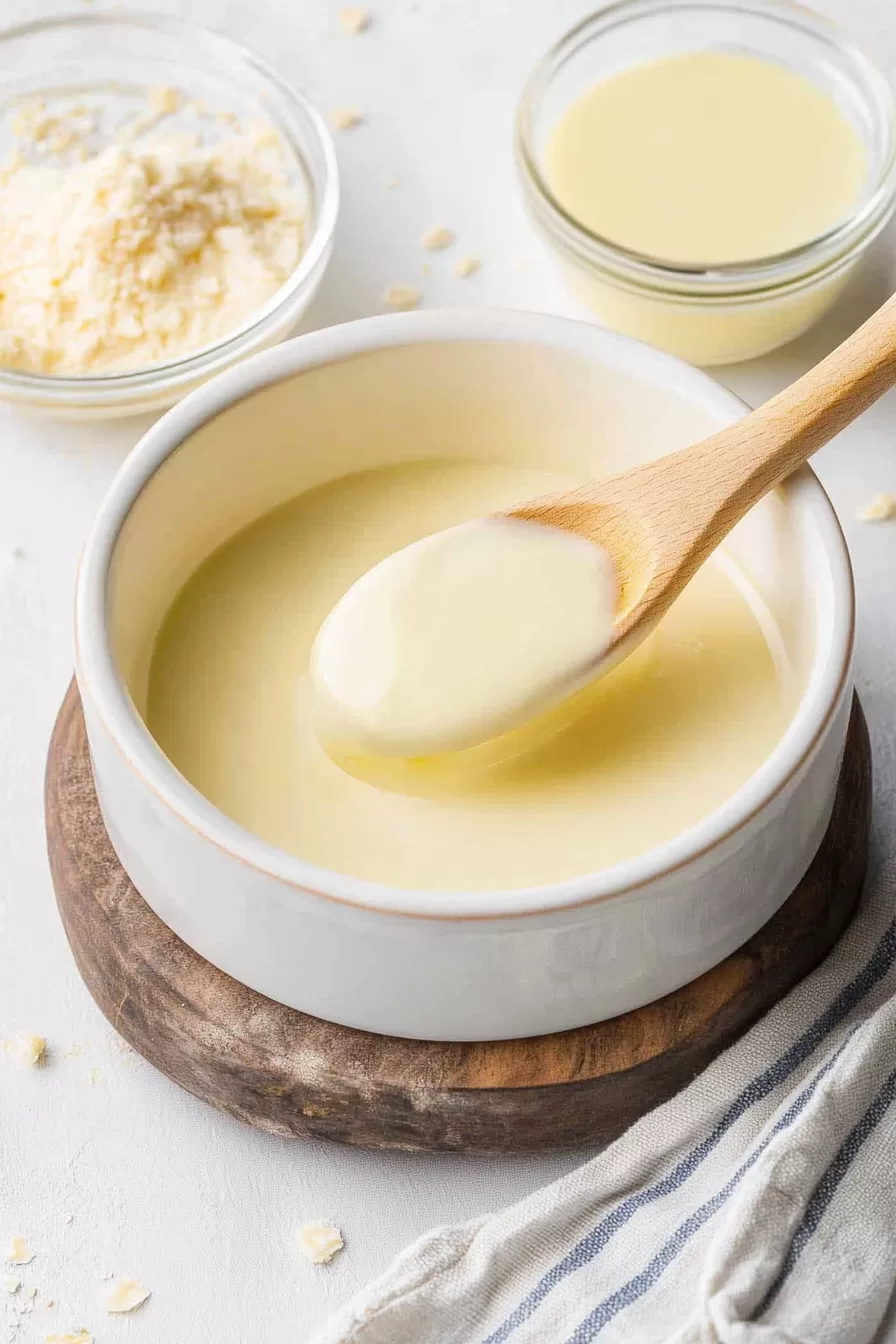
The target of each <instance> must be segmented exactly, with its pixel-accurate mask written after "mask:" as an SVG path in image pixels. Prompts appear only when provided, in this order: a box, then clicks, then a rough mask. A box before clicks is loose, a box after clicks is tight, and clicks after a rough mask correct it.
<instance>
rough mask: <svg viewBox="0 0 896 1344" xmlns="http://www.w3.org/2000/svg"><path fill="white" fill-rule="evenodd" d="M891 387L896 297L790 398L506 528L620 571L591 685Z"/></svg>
mask: <svg viewBox="0 0 896 1344" xmlns="http://www.w3.org/2000/svg"><path fill="white" fill-rule="evenodd" d="M894 383H896V296H894V297H893V298H891V299H889V300H888V301H887V302H886V303H885V304H884V306H883V307H882V308H880V309H879V310H878V311H877V312H876V313H875V314H874V315H873V316H872V317H870V318H869V319H868V321H867V322H865V323H864V324H863V325H862V326H861V327H859V329H858V330H857V331H856V332H854V333H853V335H852V336H850V337H849V339H848V340H846V341H844V342H843V344H842V345H839V346H838V347H837V349H836V350H834V351H832V353H831V354H829V355H828V356H827V358H826V359H823V360H822V361H821V363H820V364H817V365H816V366H815V368H813V369H810V371H809V372H808V373H806V374H805V375H804V376H803V377H802V378H800V379H798V381H797V382H795V383H793V384H792V386H790V387H788V388H786V389H785V390H784V391H783V392H780V393H779V394H778V395H777V396H776V397H773V398H772V399H771V401H767V402H765V404H764V405H762V406H760V407H759V408H758V409H757V410H755V411H752V412H751V413H750V414H749V415H747V416H746V417H745V418H744V419H743V420H738V421H737V422H736V423H735V424H733V425H729V426H728V427H727V428H726V429H722V430H720V431H719V432H718V433H717V434H713V435H711V436H710V438H708V439H703V440H702V441H701V442H700V443H697V444H694V445H693V446H692V447H690V448H685V449H682V450H681V451H680V452H677V453H671V454H669V455H668V456H667V457H662V458H659V459H658V460H657V461H655V462H647V463H645V464H644V465H643V466H640V467H635V468H634V469H633V470H631V471H626V472H624V473H623V474H622V475H620V476H611V477H609V478H608V479H607V480H601V481H595V482H594V483H593V484H589V485H584V486H581V487H579V488H578V489H576V490H564V491H562V492H560V493H558V494H554V495H544V496H541V497H540V498H538V499H533V500H529V501H528V502H527V503H525V504H521V505H519V506H518V507H517V508H514V509H512V510H509V513H508V516H510V517H514V518H525V519H529V520H531V521H534V522H538V523H548V524H550V525H551V526H552V527H558V528H562V529H563V530H565V531H567V532H574V533H577V534H579V535H581V536H584V537H587V538H588V539H589V540H590V541H594V542H596V543H597V544H598V545H600V546H602V547H603V548H604V550H605V551H606V552H607V553H608V554H609V556H610V558H611V560H612V561H613V564H614V566H615V569H616V575H617V580H618V584H619V603H618V607H617V616H616V622H615V626H614V630H613V637H612V641H611V643H610V645H609V647H608V648H607V649H606V650H605V652H604V654H603V655H602V656H601V658H600V660H599V662H598V663H597V665H596V666H595V669H594V674H595V675H601V674H603V673H604V672H606V671H609V670H610V668H611V667H612V666H615V665H616V664H617V663H618V662H619V661H620V660H621V659H622V658H624V657H625V656H626V654H628V653H629V652H630V651H631V650H632V649H633V648H634V647H635V645H636V644H638V643H639V642H640V641H641V640H642V639H644V638H645V637H646V636H647V635H649V634H650V632H651V631H652V630H653V629H654V627H655V626H656V624H657V622H658V621H659V620H660V619H661V617H662V616H663V615H664V614H665V612H666V611H667V610H668V609H669V607H670V606H671V604H672V602H673V601H674V600H675V598H676V597H678V595H679V593H680V592H681V591H682V589H683V588H684V586H685V585H686V584H687V582H688V580H689V579H691V578H692V577H693V575H694V573H695V572H696V571H697V569H699V567H700V566H701V565H702V564H703V563H704V561H705V560H706V559H707V558H708V557H709V556H710V554H711V553H712V552H713V551H714V550H715V549H716V547H717V546H718V545H719V543H720V542H721V541H722V540H723V539H724V538H725V536H727V534H728V533H729V532H730V531H731V529H732V528H733V527H734V525H735V524H736V523H738V522H739V521H740V519H741V518H743V516H744V514H745V513H747V512H748V511H749V510H750V509H751V508H752V507H753V505H754V504H755V503H756V502H757V501H758V500H760V499H761V498H762V496H763V495H765V494H767V493H768V491H769V490H771V489H772V488H773V487H774V486H775V485H777V484H778V482H779V481H781V480H782V479H783V477H785V476H786V475H788V473H789V472H791V471H793V470H794V469H795V468H796V467H798V466H801V465H802V463H803V462H805V461H806V459H807V458H808V457H810V456H811V455H812V453H814V452H815V450H816V449H817V448H820V447H821V446H822V445H823V444H825V443H827V442H828V441H829V440H830V439H832V438H833V437H834V435H835V434H838V433H839V432H840V430H841V429H843V428H844V427H845V426H846V425H848V424H850V422H851V421H853V420H855V418H856V417H857V416H859V415H861V413H862V411H864V410H865V409H866V408H867V407H868V406H870V405H871V404H872V403H873V402H875V401H877V399H878V398H879V397H880V396H882V395H883V393H884V392H886V391H887V390H888V388H890V387H892V386H893V385H894Z"/></svg>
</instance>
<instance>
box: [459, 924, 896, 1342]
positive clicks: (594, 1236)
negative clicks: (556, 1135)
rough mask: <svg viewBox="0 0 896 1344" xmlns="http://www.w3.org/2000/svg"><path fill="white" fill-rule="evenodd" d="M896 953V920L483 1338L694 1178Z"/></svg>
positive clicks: (505, 1326) (531, 1308)
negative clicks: (800, 1028) (791, 1036)
mask: <svg viewBox="0 0 896 1344" xmlns="http://www.w3.org/2000/svg"><path fill="white" fill-rule="evenodd" d="M894 959H896V922H894V923H893V924H891V925H890V926H889V928H888V929H887V930H886V932H885V933H884V934H883V936H882V937H881V939H880V942H879V943H878V945H877V947H876V948H875V949H874V952H873V953H872V954H871V956H870V957H869V959H868V961H867V962H866V963H865V965H864V966H863V968H862V970H861V971H859V973H858V975H856V977H855V978H854V979H853V980H851V981H850V983H849V984H848V985H846V986H845V987H844V988H843V989H842V990H841V991H840V993H839V994H838V995H837V997H836V999H835V1000H834V1001H833V1003H832V1004H831V1005H830V1007H829V1008H827V1009H826V1010H825V1012H823V1013H821V1014H820V1016H819V1017H817V1018H816V1019H815V1021H814V1022H813V1023H812V1025H811V1026H810V1027H809V1028H808V1029H807V1030H806V1031H805V1032H804V1033H803V1035H802V1036H801V1037H799V1039H798V1040H797V1041H795V1042H794V1044H793V1045H792V1046H791V1047H790V1048H789V1049H788V1050H786V1051H785V1052H784V1054H783V1055H782V1056H781V1057H780V1058H779V1059H777V1060H775V1062H774V1063H773V1064H771V1065H770V1066H769V1067H768V1068H767V1069H765V1070H764V1071H763V1072H762V1073H761V1074H759V1075H758V1076H757V1077H756V1078H753V1079H752V1080H751V1081H750V1082H749V1083H748V1084H747V1086H746V1087H745V1088H744V1090H743V1091H742V1092H741V1093H740V1095H739V1096H738V1097H737V1098H736V1099H735V1100H734V1101H733V1102H732V1104H731V1105H730V1106H729V1107H728V1110H727V1111H726V1112H725V1114H724V1115H723V1116H722V1118H721V1120H720V1121H719V1122H718V1124H717V1125H716V1126H715V1128H714V1129H713V1130H712V1131H711V1132H710V1133H709V1134H708V1135H707V1136H706V1138H705V1139H702V1140H701V1142H700V1143H699V1144H697V1146H696V1147H695V1148H693V1149H692V1150H691V1152H690V1153H688V1154H687V1156H686V1157H684V1158H682V1159H681V1161H680V1162H678V1163H677V1165H676V1166H675V1167H673V1169H672V1171H670V1172H669V1173H668V1174H667V1175H665V1176H662V1177H661V1178H660V1179H659V1180H658V1181H656V1182H655V1184H653V1185H651V1186H647V1187H645V1188H644V1189H643V1190H639V1191H638V1192H637V1193H636V1194H634V1195H630V1196H629V1197H628V1198H627V1199H625V1200H623V1201H622V1203H621V1204H618V1205H617V1206H616V1207H615V1208H614V1209H612V1210H611V1211H610V1212H609V1213H608V1214H607V1215H606V1216H605V1217H604V1218H602V1219H601V1221H600V1222H599V1223H598V1224H597V1226H596V1227H594V1228H592V1230H591V1231H590V1232H589V1233H587V1235H586V1236H584V1237H583V1238H582V1240H581V1241H579V1242H578V1243H577V1245H575V1246H574V1247H573V1248H572V1250H571V1251H569V1252H568V1253H567V1254H566V1255H565V1256H564V1257H563V1259H562V1260H559V1261H558V1262H557V1264H555V1265H553V1266H552V1267H551V1269H549V1270H548V1272H547V1273H546V1274H545V1275H544V1276H543V1277H542V1279H541V1280H540V1281H539V1283H537V1284H536V1286H535V1287H534V1288H533V1289H532V1290H531V1292H529V1293H528V1294H527V1295H526V1297H524V1298H523V1300H522V1302H520V1304H519V1305H518V1306H517V1307H516V1308H515V1309H514V1310H513V1311H512V1312H511V1314H510V1315H509V1316H508V1317H507V1318H506V1319H505V1320H504V1321H503V1322H502V1324H501V1325H500V1326H498V1328H497V1330H495V1331H493V1333H492V1334H490V1335H489V1336H488V1338H487V1339H486V1340H485V1341H484V1342H483V1344H503V1341H504V1340H506V1339H508V1338H509V1337H510V1336H511V1335H512V1334H513V1332H514V1331H515V1330H516V1329H518V1327H519V1326H521V1325H522V1324H523V1323H524V1322H525V1321H527V1320H528V1319H529V1317H530V1316H532V1314H533V1313H534V1312H535V1311H536V1310H537V1309H538V1307H539V1306H540V1305H541V1303H542V1302H543V1301H544V1300H545V1298H546V1297H547V1296H548V1295H549V1294H550V1293H551V1291H552V1290H553V1289H554V1288H555V1287H556V1286H557V1284H558V1283H561V1282H562V1281H563V1279H565V1278H566V1276H567V1275H568V1274H571V1273H573V1272H574V1271H575V1270H577V1269H581V1268H582V1267H583V1266H584V1265H586V1264H588V1263H589V1262H590V1261H591V1260H593V1259H594V1257H595V1256H597V1255H598V1254H599V1253H600V1252H601V1250H602V1249H603V1248H604V1246H606V1245H607V1243H608V1242H609V1241H611V1240H612V1238H613V1237H614V1236H615V1235H616V1233H617V1232H618V1231H619V1230H620V1229H621V1228H622V1227H624V1226H625V1224H626V1223H627V1222H628V1221H629V1220H630V1219H631V1218H632V1217H633V1216H634V1215H635V1214H636V1213H637V1212H638V1210H639V1209H641V1208H643V1207H644V1206H645V1205H647V1204H652V1203H655V1202H656V1201H657V1200H659V1199H662V1198H664V1197H665V1196H666V1195H668V1194H671V1193H672V1192H673V1191H674V1190H677V1189H678V1188H679V1187H680V1186H681V1185H682V1184H683V1183H684V1182H685V1181H686V1180H688V1178H689V1177H690V1176H692V1175H693V1174H694V1172H695V1171H696V1170H697V1169H698V1167H699V1166H700V1165H701V1163H702V1162H703V1161H704V1160H705V1159H706V1158H707V1157H708V1156H709V1154H710V1153H711V1152H712V1151H713V1149H714V1148H715V1147H717V1145H718V1144H719V1143H720V1142H721V1140H722V1139H723V1138H724V1136H725V1134H726V1133H727V1132H728V1130H729V1129H730V1128H731V1126H732V1125H733V1124H735V1122H736V1121H737V1120H739V1119H740V1118H741V1116H742V1115H744V1114H745V1113H746V1112H747V1111H748V1110H749V1109H750V1107H751V1106H754V1105H755V1104H756V1103H757V1102H759V1101H762V1100H763V1099H764V1098H765V1097H767V1096H768V1095H769V1093H771V1092H773V1091H774V1089H775V1088H776V1087H779V1086H780V1084H781V1083H783V1082H785V1081H786V1080H787V1078H789V1077H790V1075H791V1074H792V1073H793V1072H794V1070H796V1069H797V1068H799V1066H800V1065H801V1064H802V1063H804V1062H805V1060H806V1059H808V1058H809V1056H810V1055H811V1054H813V1053H814V1051H815V1050H817V1048H818V1047H819V1046H820V1045H821V1044H822V1043H823V1042H824V1040H825V1039H826V1038H827V1037H828V1036H829V1035H830V1033H831V1032H832V1031H834V1030H835V1029H836V1028H837V1027H838V1026H840V1025H841V1023H842V1022H843V1021H844V1020H845V1018H847V1017H848V1016H849V1014H850V1013H851V1012H852V1010H853V1009H854V1008H855V1007H856V1005H857V1004H858V1003H860V1002H861V1000H862V999H863V998H864V997H865V996H866V994H868V993H869V992H870V991H871V990H872V989H873V988H874V986H875V985H876V984H877V983H878V982H879V981H880V980H882V979H883V977H884V976H885V975H886V974H887V972H888V971H889V970H890V968H891V966H892V965H893V961H894Z"/></svg>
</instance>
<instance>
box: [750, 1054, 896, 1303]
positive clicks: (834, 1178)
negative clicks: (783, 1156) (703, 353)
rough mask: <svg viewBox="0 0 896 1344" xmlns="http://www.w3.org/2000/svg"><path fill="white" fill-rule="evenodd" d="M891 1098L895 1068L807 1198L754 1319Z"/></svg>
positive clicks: (813, 1228) (810, 1233)
mask: <svg viewBox="0 0 896 1344" xmlns="http://www.w3.org/2000/svg"><path fill="white" fill-rule="evenodd" d="M894 1098H896V1070H894V1071H893V1072H892V1073H891V1074H890V1076H889V1078H888V1079H887V1081H886V1082H885V1083H884V1085H883V1087H882V1088H881V1090H880V1091H879V1092H878V1094H877V1096H876V1097H875V1099H874V1101H873V1102H872V1103H871V1105H870V1106H869V1107H868V1110H867V1111H866V1112H865V1114H864V1115H863V1116H862V1118H861V1120H860V1121H859V1123H858V1124H857V1125H856V1126H855V1127H854V1128H853V1129H852V1130H851V1131H850V1133H849V1135H848V1136H847V1138H846V1139H844V1141H843V1145H842V1147H841V1148H840V1151H839V1152H838V1153H837V1156H836V1157H835V1158H834V1160H833V1162H832V1163H831V1165H830V1166H829V1167H828V1169H827V1171H826V1172H825V1174H824V1175H823V1176H822V1178H821V1180H820V1181H819V1182H818V1185H817V1186H816V1187H815V1192H814V1194H813V1195H812V1198H811V1199H810V1200H809V1203H808V1204H807V1205H806V1211H805V1213H804V1214H803V1221H802V1222H801V1223H800V1225H799V1227H798V1228H797V1230H796V1232H795V1233H794V1235H793V1240H792V1241H791V1243H790V1246H789V1247H788V1250H787V1254H786V1256H785V1257H784V1260H783V1262H782V1265H781V1269H780V1272H779V1274H778V1277H777V1279H776V1280H775V1282H774V1283H773V1284H772V1286H771V1288H770V1289H769V1290H768V1292H767V1293H766V1295H765V1298H764V1300H763V1301H762V1303H761V1304H760V1306H758V1307H757V1308H756V1311H755V1313H754V1315H753V1320H757V1319H758V1318H759V1317H760V1316H761V1315H762V1314H763V1312H765V1311H768V1309H769V1307H770V1306H771V1305H772V1303H773V1302H774V1300H775V1298H776V1297H777V1296H778V1294H779V1293H780V1291H781V1289H782V1288H783V1287H784V1284H785V1283H786V1282H787V1279H788V1278H789V1277H790V1274H791V1272H792V1270H793V1267H794V1265H795V1264H796V1262H797V1261H798V1260H799V1258H800V1256H801V1255H802V1253H803V1251H804V1250H805V1249H806V1247H807V1245H808V1244H809V1242H810V1241H811V1240H812V1237H813V1236H814V1235H815V1232H816V1231H817V1229H818V1225H819V1223H820V1222H821V1220H822V1218H823V1217H824V1215H825V1212H826V1211H827V1208H828V1205H829V1204H830V1202H831V1200H832V1199H833V1198H834V1195H835V1194H836V1193H837V1187H838V1186H839V1184H840V1182H841V1181H842V1180H843V1178H844V1176H845V1175H846V1173H847V1172H848V1171H849V1169H850V1167H851V1166H852V1164H853V1162H854V1161H855V1159H856V1157H857V1156H858V1153H859V1149H860V1148H861V1147H862V1144H863V1143H864V1142H865V1140H866V1139H867V1138H868V1137H869V1136H870V1135H871V1134H873V1133H874V1131H875V1129H876V1128H877V1126H878V1125H879V1124H880V1122H881V1120H882V1119H883V1118H884V1116H885V1115H886V1113H887V1111H888V1110H889V1108H890V1106H891V1104H892V1102H893V1100H894Z"/></svg>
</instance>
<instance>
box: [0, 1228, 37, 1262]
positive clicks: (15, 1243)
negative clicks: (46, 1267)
mask: <svg viewBox="0 0 896 1344" xmlns="http://www.w3.org/2000/svg"><path fill="white" fill-rule="evenodd" d="M3 1259H4V1260H6V1261H7V1262H8V1263H9V1264H11V1265H30V1264H31V1261H32V1260H33V1259H34V1252H33V1251H32V1250H31V1248H30V1247H29V1245H28V1242H27V1241H26V1239H25V1238H24V1237H23V1236H20V1235H16V1236H14V1237H10V1239H9V1245H8V1246H7V1248H6V1250H5V1251H4V1252H3Z"/></svg>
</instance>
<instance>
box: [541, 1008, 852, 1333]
mask: <svg viewBox="0 0 896 1344" xmlns="http://www.w3.org/2000/svg"><path fill="white" fill-rule="evenodd" d="M856 1030H857V1027H853V1028H852V1029H851V1030H850V1032H849V1034H848V1035H847V1037H846V1039H845V1040H843V1041H841V1043H840V1045H839V1046H838V1048H837V1049H836V1050H835V1051H834V1053H833V1054H832V1055H830V1056H829V1057H828V1058H827V1059H826V1060H825V1062H824V1064H823V1065H822V1066H821V1068H820V1069H819V1070H818V1072H817V1073H816V1074H815V1075H814V1076H813V1078H812V1079H811V1081H810V1082H809V1083H808V1084H807V1086H806V1087H804V1088H803V1090H802V1092H800V1093H799V1094H798V1096H797V1097H796V1099H795V1101H793V1102H791V1104H790V1106H788V1108H787V1110H786V1111H785V1112H784V1114H783V1115H782V1116H781V1118H780V1120H778V1121H777V1123H776V1124H775V1125H774V1127H773V1128H772V1129H771V1131H770V1132H769V1133H768V1134H767V1135H766V1136H765V1138H764V1139H763V1140H762V1142H761V1143H760V1144H757V1146H756V1147H755V1148H754V1149H753V1151H752V1153H751V1154H750V1156H749V1157H748V1158H747V1160H746V1161H745V1162H744V1163H743V1164H742V1165H741V1166H740V1167H738V1169H737V1171H736V1172H735V1173H734V1175H733V1176H732V1177H731V1179H730V1180H729V1181H728V1182H727V1183H726V1184H725V1185H723V1186H722V1188H721V1190H719V1192H718V1193H717V1194H715V1195H713V1197H712V1199H708V1200H707V1201H706V1202H705V1203H704V1204H701V1205H700V1207H699V1208H697V1209H695V1210H694V1212H693V1213H692V1214H691V1215H690V1216H689V1217H688V1218H686V1219H685V1220H684V1222H683V1223H681V1225H680V1226H679V1227H677V1228H676V1229H675V1231H674V1232H673V1233H672V1236H671V1237H670V1238H669V1240H668V1241H667V1242H666V1244H665V1245H664V1246H662V1247H661V1248H660V1250H659V1251H657V1253H656V1255H655V1256H654V1257H653V1259H652V1260H651V1261H650V1263H649V1264H648V1265H647V1266H646V1268H644V1269H642V1271H641V1273H640V1274H636V1275H635V1277H634V1278H633V1279H629V1281H628V1283H624V1284H623V1285H622V1287H621V1288H618V1289H617V1290H616V1292H615V1293H612V1294H611V1295H610V1296H609V1297H607V1298H605V1299H604V1300H603V1302H601V1303H600V1305H599V1306H597V1307H595V1308H594V1310H593V1311H591V1312H589V1314H588V1315H587V1316H586V1317H585V1319H584V1321H582V1323H581V1324H580V1325H579V1326H578V1327H577V1329H576V1330H574V1331H573V1333H572V1334H571V1335H570V1337H569V1339H568V1340H567V1341H566V1344H590V1341H591V1340H593V1339H594V1338H595V1337H596V1336H597V1335H599V1334H600V1332H601V1330H603V1328H604V1326H605V1325H608V1324H609V1322H610V1321H611V1320H612V1319H613V1317H614V1316H617V1315H618V1314H619V1312H620V1311H624V1310H625V1308H626V1307H631V1306H633V1305H634V1303H635V1302H637V1301H638V1299H639V1298H641V1297H643V1296H644V1294H645V1293H646V1292H648V1291H649V1290H650V1289H651V1288H652V1287H653V1286H654V1284H655V1283H656V1282H657V1280H658V1279H659V1278H660V1277H661V1276H662V1275H663V1274H664V1273H665V1271H666V1270H667V1269H668V1268H669V1266H670V1265H671V1264H672V1262H673V1260H675V1259H677V1257H678V1256H679V1255H680V1254H681V1252H682V1251H683V1250H684V1248H685V1247H686V1246H687V1244H688V1242H689V1241H690V1240H691V1237H693V1235H694V1233H695V1232H699V1230H700V1228H701V1227H702V1226H703V1224H704V1223H706V1222H708V1220H709V1219H710V1218H711V1217H712V1216H713V1214H714V1213H717V1212H718V1210H719V1209H720V1208H721V1207H722V1205H723V1204H725V1203H726V1201H727V1200H728V1199H729V1198H730V1197H731V1195H732V1194H733V1192H734V1191H735V1189H736V1188H737V1186H738V1185H739V1184H740V1182H741V1180H742V1179H743V1177H744V1176H745V1175H746V1174H747V1172H748V1171H749V1170H750V1168H751V1167H752V1166H754V1165H755V1163H756V1162H757V1161H758V1159H759V1158H760V1157H761V1155H762V1154H763V1153H764V1152H765V1150H766V1148H767V1147H768V1146H769V1144H770V1143H771V1142H772V1140H773V1139H774V1138H775V1136H776V1135H778V1134H780V1133H781V1131H782V1130H784V1129H787V1128H789V1126H790V1125H792V1124H793V1122H794V1120H796V1118H797V1116H798V1115H799V1114H800V1112H801V1111H803V1110H804V1109H805V1107H806V1105H807V1104H808V1102H809V1101H810V1100H811V1098H812V1096H813V1094H814V1092H815V1089H816V1088H817V1087H818V1084H819V1083H820V1082H821V1080H822V1078H824V1076H825V1074H827V1073H830V1071H831V1069H832V1068H833V1067H834V1065H835V1064H836V1062H837V1060H838V1059H839V1058H840V1056H841V1055H842V1053H843V1051H844V1050H845V1049H846V1046H847V1045H848V1044H849V1041H850V1040H851V1039H852V1036H853V1034H854V1032H855V1031H856Z"/></svg>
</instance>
